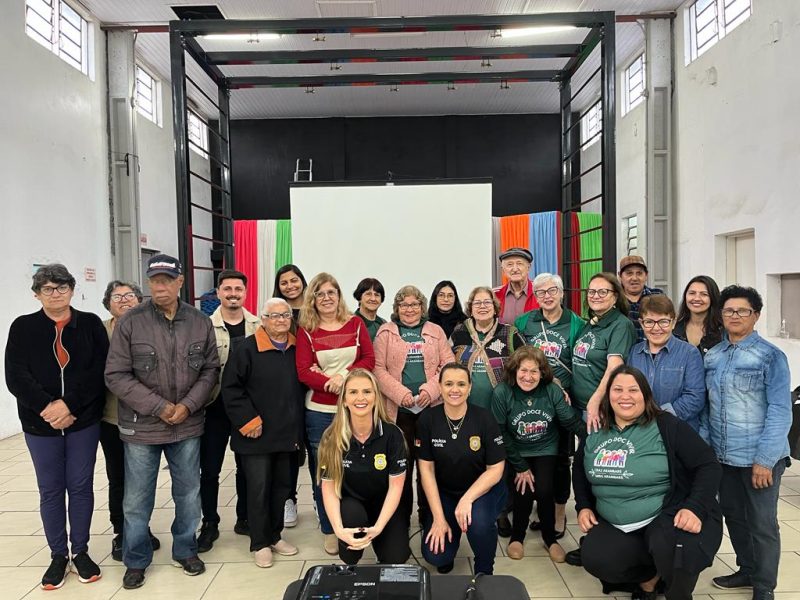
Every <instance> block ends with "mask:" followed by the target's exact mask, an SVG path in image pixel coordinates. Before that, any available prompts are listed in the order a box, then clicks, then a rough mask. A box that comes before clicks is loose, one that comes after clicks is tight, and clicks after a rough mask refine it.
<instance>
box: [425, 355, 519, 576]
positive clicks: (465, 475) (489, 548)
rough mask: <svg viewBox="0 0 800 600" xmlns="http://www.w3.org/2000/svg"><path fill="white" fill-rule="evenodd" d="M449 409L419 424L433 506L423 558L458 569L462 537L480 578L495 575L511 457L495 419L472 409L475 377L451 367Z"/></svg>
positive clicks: (446, 382) (447, 372) (443, 569)
mask: <svg viewBox="0 0 800 600" xmlns="http://www.w3.org/2000/svg"><path fill="white" fill-rule="evenodd" d="M439 385H440V387H441V393H442V399H443V400H444V404H440V405H439V406H434V407H433V408H430V409H428V410H426V411H425V412H424V413H423V415H422V416H421V417H420V419H419V421H418V422H417V435H416V441H415V445H416V446H417V458H418V461H419V463H418V466H419V472H420V476H421V477H422V487H423V489H424V490H425V496H426V498H427V499H428V506H427V507H425V508H424V509H423V511H422V555H423V556H424V557H425V560H427V561H428V562H429V563H431V564H432V565H435V566H436V567H437V570H438V571H439V573H449V572H450V571H451V570H452V569H453V563H454V561H455V556H456V552H458V546H459V542H460V541H461V534H462V533H466V534H467V539H468V540H469V545H470V546H471V547H472V551H473V553H474V554H475V572H476V573H483V574H485V575H491V574H492V572H493V570H494V555H495V550H496V549H497V523H496V521H497V517H498V515H499V514H500V511H501V510H503V508H504V507H505V504H506V498H507V495H508V493H507V491H506V486H505V485H504V483H503V482H502V481H501V480H502V478H503V468H504V466H505V458H506V453H505V449H504V448H503V436H502V435H501V434H500V428H499V427H498V425H497V422H496V421H495V420H494V417H493V416H492V414H491V413H490V412H489V411H488V410H486V409H485V408H480V407H479V406H474V405H471V404H470V405H468V404H467V398H468V396H469V391H470V373H469V371H468V370H467V368H466V367H465V366H464V365H462V364H461V363H456V362H452V363H448V364H446V365H445V366H444V367H442V370H441V372H440V373H439Z"/></svg>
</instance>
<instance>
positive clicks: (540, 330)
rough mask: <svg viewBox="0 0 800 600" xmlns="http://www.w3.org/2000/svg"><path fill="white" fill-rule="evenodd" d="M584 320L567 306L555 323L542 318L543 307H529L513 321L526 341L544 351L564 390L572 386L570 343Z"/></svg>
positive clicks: (580, 328) (579, 330) (581, 327)
mask: <svg viewBox="0 0 800 600" xmlns="http://www.w3.org/2000/svg"><path fill="white" fill-rule="evenodd" d="M585 324H586V321H584V320H583V319H581V318H580V317H579V316H578V315H576V314H575V313H574V312H572V311H571V310H569V309H568V308H565V309H564V310H563V312H562V313H561V318H560V319H559V320H558V321H556V322H555V323H550V322H549V321H548V320H547V319H545V318H544V315H543V314H542V309H537V310H532V311H529V312H527V313H525V314H524V315H520V316H519V317H517V320H516V321H514V325H515V326H516V327H517V329H519V331H520V333H521V334H522V335H523V336H524V337H525V341H526V342H527V343H528V344H529V345H531V346H533V347H535V348H539V350H541V351H542V352H544V355H545V357H547V362H548V363H549V365H550V368H552V369H553V375H555V376H556V377H557V378H558V380H559V381H560V382H561V386H562V387H563V388H564V389H565V390H569V389H570V388H571V387H572V373H571V371H572V346H573V344H574V343H575V338H576V336H577V335H578V334H579V333H580V332H581V330H582V329H583V326H584V325H585Z"/></svg>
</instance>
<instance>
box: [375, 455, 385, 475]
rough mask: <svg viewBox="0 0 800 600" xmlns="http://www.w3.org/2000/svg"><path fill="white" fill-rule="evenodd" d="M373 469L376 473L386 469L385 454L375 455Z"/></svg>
mask: <svg viewBox="0 0 800 600" xmlns="http://www.w3.org/2000/svg"><path fill="white" fill-rule="evenodd" d="M375 468H376V469H377V470H378V471H383V470H384V469H385V468H386V455H385V454H376V455H375Z"/></svg>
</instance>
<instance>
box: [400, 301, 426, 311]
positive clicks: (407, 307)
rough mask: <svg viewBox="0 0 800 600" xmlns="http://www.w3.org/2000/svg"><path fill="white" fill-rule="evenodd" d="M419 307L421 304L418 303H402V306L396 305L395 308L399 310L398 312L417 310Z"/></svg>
mask: <svg viewBox="0 0 800 600" xmlns="http://www.w3.org/2000/svg"><path fill="white" fill-rule="evenodd" d="M421 306H422V303H420V302H407V303H405V302H404V303H403V304H398V305H397V308H399V309H400V310H417V309H418V308H420V307H421Z"/></svg>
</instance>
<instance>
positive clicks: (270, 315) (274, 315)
mask: <svg viewBox="0 0 800 600" xmlns="http://www.w3.org/2000/svg"><path fill="white" fill-rule="evenodd" d="M261 316H262V317H264V318H265V319H271V320H273V321H278V320H280V319H284V320H286V321H291V319H292V313H290V312H282V313H263V314H262V315H261Z"/></svg>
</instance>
